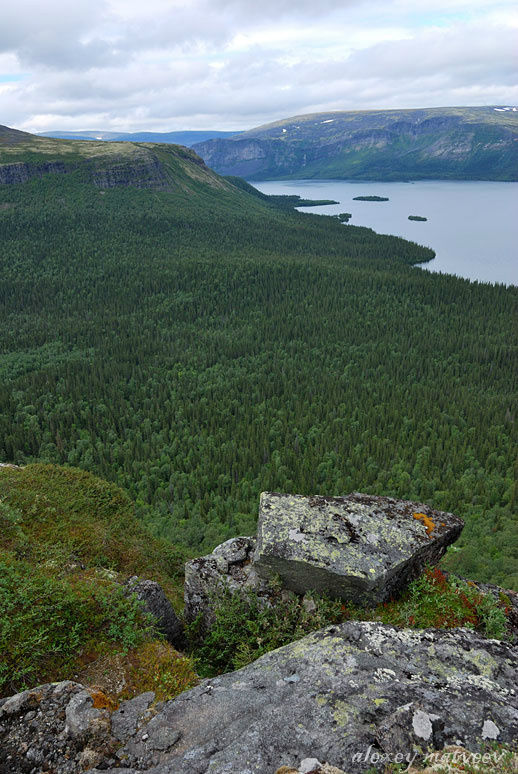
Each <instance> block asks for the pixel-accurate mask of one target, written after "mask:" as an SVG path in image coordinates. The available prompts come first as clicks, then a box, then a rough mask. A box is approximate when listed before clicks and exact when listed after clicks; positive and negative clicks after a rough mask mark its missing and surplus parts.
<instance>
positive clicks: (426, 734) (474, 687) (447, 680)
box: [96, 621, 518, 774]
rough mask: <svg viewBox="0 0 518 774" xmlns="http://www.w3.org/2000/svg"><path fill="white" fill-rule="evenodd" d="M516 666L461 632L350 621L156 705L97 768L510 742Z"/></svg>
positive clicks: (236, 768)
mask: <svg viewBox="0 0 518 774" xmlns="http://www.w3.org/2000/svg"><path fill="white" fill-rule="evenodd" d="M517 670H518V651H517V649H516V648H515V647H513V646H510V645H507V644H505V643H503V642H500V641H497V640H485V639H483V638H482V637H480V636H478V635H477V634H475V633H474V632H472V631H469V630H466V629H455V630H442V631H441V630H425V631H414V630H408V629H397V628H395V627H390V626H386V625H383V624H380V623H374V622H357V621H350V622H348V623H345V624H342V625H341V626H331V627H328V628H326V629H323V630H321V631H319V632H315V633H314V634H311V635H309V636H307V637H305V638H304V639H302V640H300V641H298V642H295V643H292V644H291V645H287V646H285V647H283V648H280V649H279V650H276V651H273V652H271V653H268V654H266V655H265V656H263V657H262V658H260V659H258V660H257V661H255V662H254V663H253V664H250V665H249V666H247V667H245V668H243V669H241V670H239V671H237V672H233V673H229V674H226V675H222V676H220V677H217V678H214V679H211V680H205V681H203V682H202V683H201V684H200V685H199V686H197V687H195V688H193V689H192V690H190V691H187V692H186V693H184V694H182V695H180V696H178V697H177V698H176V699H174V700H172V701H170V702H167V703H166V704H165V705H164V706H163V707H162V709H161V710H160V711H159V712H158V713H157V714H156V715H155V716H154V717H153V718H152V719H151V720H150V721H149V723H147V724H146V725H144V726H142V727H141V728H140V729H139V731H138V732H137V733H136V734H135V735H133V736H132V737H131V739H129V741H128V742H127V743H126V744H125V745H124V746H122V747H121V749H119V750H118V751H117V753H116V758H117V760H118V764H117V766H115V767H111V768H110V767H108V769H107V770H108V771H110V772H112V774H119V772H121V769H122V771H123V772H125V774H137V773H140V772H143V771H147V772H149V774H171V773H172V772H174V774H273V772H275V771H277V770H278V769H279V768H281V767H283V766H285V767H287V769H288V770H290V769H295V770H299V766H300V762H301V761H304V760H305V759H315V760H317V761H319V762H321V764H322V766H323V765H324V764H329V766H330V767H331V766H332V767H335V768H337V769H341V770H343V771H346V772H348V774H359V773H360V772H363V771H364V770H365V768H366V767H365V764H364V761H365V760H366V758H365V755H366V754H367V753H369V755H371V754H372V752H373V751H374V752H376V753H377V754H378V756H379V760H383V759H385V760H393V759H394V758H395V756H396V755H398V754H399V755H401V756H403V758H402V760H406V758H405V756H409V760H410V759H413V758H414V759H416V760H417V759H419V757H423V756H424V755H426V754H427V753H428V752H430V751H433V750H440V749H442V748H443V747H445V746H446V745H448V744H457V745H459V744H460V745H462V746H463V747H465V748H466V749H468V750H473V751H479V749H480V744H481V742H483V741H484V740H485V741H491V740H496V741H500V742H507V743H512V742H513V741H515V740H516V739H517V738H518V696H517V692H516V691H517V685H516V674H517ZM371 759H372V755H371ZM367 768H368V766H367ZM375 768H376V767H375ZM383 768H384V765H380V766H379V767H378V768H377V770H378V771H383ZM96 771H97V774H98V772H100V769H98V770H96Z"/></svg>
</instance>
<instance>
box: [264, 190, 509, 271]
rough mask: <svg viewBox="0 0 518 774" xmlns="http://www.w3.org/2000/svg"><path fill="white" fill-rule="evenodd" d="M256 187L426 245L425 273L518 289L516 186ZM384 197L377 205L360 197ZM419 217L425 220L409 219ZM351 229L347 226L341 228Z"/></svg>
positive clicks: (318, 210) (382, 232)
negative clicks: (430, 253)
mask: <svg viewBox="0 0 518 774" xmlns="http://www.w3.org/2000/svg"><path fill="white" fill-rule="evenodd" d="M251 185H253V186H254V187H255V188H257V189H258V190H259V191H261V192H262V193H265V194H276V195H282V194H284V195H286V194H288V195H289V194H295V193H296V194H298V195H300V196H301V197H303V198H304V199H324V198H325V199H334V200H336V201H338V204H336V205H334V206H326V207H310V208H308V207H305V208H304V210H305V212H311V213H315V214H322V215H331V216H334V215H338V214H339V213H340V212H341V211H343V210H344V209H346V210H348V211H349V212H350V213H351V214H352V217H351V219H350V220H349V224H350V225H354V226H365V227H367V228H372V229H373V230H374V231H376V232H377V233H380V234H392V235H394V236H401V237H403V238H404V239H408V240H410V241H412V242H417V243H419V244H422V245H426V246H428V247H430V248H432V250H434V251H435V253H436V257H435V258H434V259H432V260H431V261H430V262H428V263H426V264H420V265H421V266H422V267H423V268H426V270H427V271H430V272H434V273H443V274H453V275H456V276H459V277H463V278H464V279H468V280H470V281H472V282H484V283H490V284H502V285H506V286H517V285H518V264H517V262H516V261H515V260H514V259H513V255H514V254H515V252H516V245H517V244H518V221H517V219H516V217H515V215H514V211H515V209H516V201H518V183H516V182H511V181H502V182H500V181H478V180H428V179H426V180H421V181H415V180H413V181H408V182H392V181H389V182H387V181H383V180H377V181H371V180H369V181H358V180H350V179H347V180H340V179H338V180H337V179H335V180H312V179H307V180H269V181H267V180H261V181H251ZM374 188H376V191H375V193H376V194H377V195H383V196H386V197H387V198H388V199H389V201H384V202H383V204H380V205H379V206H378V205H377V204H376V203H373V202H372V201H361V200H358V198H357V197H359V196H360V197H364V196H369V195H371V194H372V193H373V189H374ZM416 212H417V213H420V214H421V215H422V216H423V217H426V221H422V220H419V221H418V220H414V219H409V215H412V214H414V213H416ZM344 228H347V225H344Z"/></svg>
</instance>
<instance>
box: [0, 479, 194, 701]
mask: <svg viewBox="0 0 518 774" xmlns="http://www.w3.org/2000/svg"><path fill="white" fill-rule="evenodd" d="M133 511H134V509H133V506H132V504H131V502H130V501H129V499H128V498H127V496H126V495H125V494H124V493H123V492H122V491H121V490H120V489H119V488H118V487H117V486H115V485H114V484H109V483H107V482H105V481H101V480H100V479H98V478H96V477H95V476H92V475H91V474H89V473H85V472H84V471H80V470H74V469H69V468H58V467H55V466H52V465H30V466H28V467H27V468H24V469H21V470H18V469H14V468H0V557H1V558H0V695H6V694H9V693H13V692H15V691H17V690H20V689H22V688H23V687H26V686H28V685H35V684H38V683H42V682H46V681H50V680H59V679H65V678H70V677H71V676H72V675H74V674H77V673H80V672H81V671H82V670H83V669H84V668H85V665H86V664H87V663H88V662H93V661H96V660H98V659H104V660H107V661H109V662H110V661H111V662H113V661H114V660H117V659H118V660H119V661H120V659H129V661H128V668H129V667H130V666H131V667H132V668H133V666H135V665H138V664H139V663H141V662H142V661H146V659H147V660H148V661H149V660H150V654H151V653H155V663H156V668H155V670H154V671H153V672H150V673H149V680H148V681H147V683H146V681H145V680H144V679H142V678H141V679H139V680H136V679H135V678H134V677H132V676H130V670H129V669H128V674H127V675H126V677H125V682H126V683H127V685H128V686H130V685H131V684H132V681H133V682H134V683H135V687H138V688H139V689H142V690H148V688H143V687H142V686H143V685H144V684H147V685H148V686H149V685H150V682H149V681H151V683H152V684H153V685H155V682H158V683H160V684H162V683H163V684H164V685H165V686H169V687H170V689H171V690H173V689H174V686H175V684H176V683H175V680H178V682H179V685H183V684H184V682H185V679H186V677H187V676H188V675H189V674H190V678H191V679H192V678H193V676H194V673H193V671H192V668H191V667H190V666H189V665H188V664H186V663H183V662H182V663H180V662H179V661H178V655H177V654H176V653H174V652H173V653H174V656H173V654H170V657H169V658H164V651H163V648H165V647H166V646H165V644H161V638H160V636H159V635H158V634H157V632H156V631H155V629H154V622H153V621H152V620H151V619H150V618H149V617H147V616H146V615H144V614H143V612H142V608H141V606H140V604H139V603H138V601H137V600H136V598H135V597H133V596H128V595H127V594H126V593H125V591H124V586H123V583H124V581H125V580H127V578H128V577H129V576H131V575H134V574H141V575H143V576H144V577H149V578H154V579H156V580H158V581H159V582H160V583H162V584H163V585H164V588H165V589H167V591H168V593H169V596H170V597H171V598H172V599H173V601H176V602H179V600H180V597H181V594H182V578H183V559H184V555H183V554H181V553H180V552H179V551H178V550H177V549H175V548H174V547H173V546H172V545H171V544H170V543H165V542H163V541H159V540H157V539H154V538H153V537H152V536H151V535H149V534H148V533H147V532H146V530H145V529H143V528H142V527H141V526H140V525H139V524H138V523H137V521H136V520H135V517H134V513H133ZM158 646H160V647H161V648H162V651H161V656H160V658H158V657H156V648H157V647H158ZM135 670H136V671H137V672H138V666H135ZM189 670H190V672H189ZM96 682H98V681H96ZM153 689H154V688H153Z"/></svg>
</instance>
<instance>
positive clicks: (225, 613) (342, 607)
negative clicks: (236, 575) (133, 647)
mask: <svg viewBox="0 0 518 774" xmlns="http://www.w3.org/2000/svg"><path fill="white" fill-rule="evenodd" d="M271 601H272V604H271V605H270V606H268V605H265V603H264V600H261V598H260V597H258V596H257V594H255V593H253V592H248V593H244V594H231V593H230V592H228V591H223V592H221V593H220V595H219V596H217V597H215V599H214V613H215V625H214V627H213V628H212V629H211V630H210V631H209V632H208V633H207V634H206V635H205V636H203V637H201V638H200V635H199V633H198V625H199V624H198V623H197V622H194V624H193V625H192V626H191V629H190V636H191V640H192V643H193V648H192V654H193V657H194V659H195V662H196V664H197V669H198V671H199V673H200V674H202V675H203V676H207V677H211V676H213V675H215V674H220V673H221V672H227V671H230V670H234V669H239V668H241V667H242V666H245V665H246V664H249V663H250V662H252V661H254V660H255V659H257V658H259V656H261V655H263V654H264V653H267V652H268V651H270V650H273V649H275V648H279V647H281V646H282V645H287V644H288V643H289V642H292V641H293V640H296V639H300V638H301V637H304V636H305V635H306V634H309V633H310V632H312V631H315V630H317V629H321V628H322V627H324V626H327V625H329V624H336V623H343V622H344V621H348V620H360V621H381V622H382V623H385V624H391V625H393V626H404V627H409V628H413V629H423V628H428V627H433V628H440V629H448V628H453V627H456V626H464V627H467V628H471V629H476V630H477V631H479V632H481V633H482V634H484V635H485V636H487V637H495V638H500V639H504V638H505V637H506V636H507V615H506V614H507V612H508V602H509V600H506V599H505V598H502V599H500V600H497V599H495V598H494V597H493V596H492V595H489V594H486V595H484V594H481V593H480V592H479V591H478V589H477V588H476V587H475V586H474V585H473V584H470V583H467V582H465V581H461V580H459V579H457V578H455V577H454V576H449V577H446V576H445V575H444V574H443V573H442V572H441V570H439V569H438V568H433V569H432V568H428V569H427V570H426V572H425V573H424V574H423V575H422V576H421V578H419V579H417V580H416V581H414V582H413V583H411V584H410V586H409V588H408V590H407V591H406V592H405V594H404V595H403V596H402V597H401V599H399V600H395V601H391V602H386V603H384V604H381V605H378V606H377V607H375V608H372V609H364V608H358V607H355V606H352V605H347V604H344V603H343V602H341V601H340V600H332V599H329V598H327V597H325V596H320V595H318V594H306V596H305V597H304V598H303V599H301V598H300V597H298V596H297V595H295V594H291V593H290V594H286V592H285V591H284V592H283V591H282V587H281V584H280V583H279V582H277V583H273V584H272V586H271Z"/></svg>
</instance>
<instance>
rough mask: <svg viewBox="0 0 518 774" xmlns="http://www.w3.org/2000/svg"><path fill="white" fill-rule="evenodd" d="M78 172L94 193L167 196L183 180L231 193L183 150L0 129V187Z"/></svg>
mask: <svg viewBox="0 0 518 774" xmlns="http://www.w3.org/2000/svg"><path fill="white" fill-rule="evenodd" d="M78 170H80V171H81V172H82V174H83V175H84V177H85V179H86V180H90V181H91V182H93V183H94V184H95V185H96V186H97V187H98V188H114V187H119V186H135V187H137V188H149V189H152V190H159V191H167V190H172V189H174V188H175V186H178V185H180V186H182V185H185V184H186V183H187V184H188V180H189V179H190V180H194V179H198V180H201V181H202V182H204V183H206V184H208V185H209V186H211V187H213V188H219V189H227V190H228V189H230V187H231V185H230V183H228V182H226V181H225V180H223V179H222V178H220V177H218V176H217V175H215V174H214V173H213V172H212V171H211V170H209V169H208V168H207V167H206V165H205V163H204V162H203V160H202V159H201V158H200V157H199V156H198V155H197V154H196V153H195V152H194V151H192V150H190V149H189V148H186V147H184V146H183V145H176V144H159V143H145V142H139V143H137V142H111V143H107V142H104V141H101V140H99V141H95V140H64V139H57V138H49V137H41V136H38V135H33V134H29V133H28V132H21V131H19V130H18V129H12V128H10V127H7V126H3V125H0V184H1V183H7V184H15V183H24V182H27V181H28V180H30V179H32V178H34V177H41V176H42V175H44V174H47V173H53V174H68V173H71V172H77V171H78Z"/></svg>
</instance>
